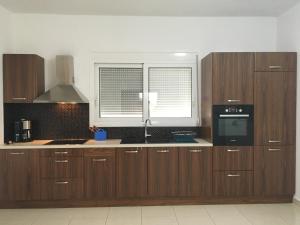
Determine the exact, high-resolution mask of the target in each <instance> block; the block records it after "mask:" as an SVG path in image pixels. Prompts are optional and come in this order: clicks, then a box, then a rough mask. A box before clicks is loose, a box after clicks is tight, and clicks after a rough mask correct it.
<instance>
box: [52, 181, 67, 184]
mask: <svg viewBox="0 0 300 225" xmlns="http://www.w3.org/2000/svg"><path fill="white" fill-rule="evenodd" d="M55 183H56V184H68V183H69V182H68V181H56V182H55Z"/></svg>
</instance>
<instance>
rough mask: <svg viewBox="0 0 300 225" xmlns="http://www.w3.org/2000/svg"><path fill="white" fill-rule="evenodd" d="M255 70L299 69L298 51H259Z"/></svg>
mask: <svg viewBox="0 0 300 225" xmlns="http://www.w3.org/2000/svg"><path fill="white" fill-rule="evenodd" d="M255 71H260V72H266V71H275V72H278V71H285V72H287V71H290V72H296V71H297V53H295V52H259V53H255Z"/></svg>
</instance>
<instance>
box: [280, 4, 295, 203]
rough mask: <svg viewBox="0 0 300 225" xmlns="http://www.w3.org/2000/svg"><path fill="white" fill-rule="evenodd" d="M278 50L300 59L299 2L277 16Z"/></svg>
mask: <svg viewBox="0 0 300 225" xmlns="http://www.w3.org/2000/svg"><path fill="white" fill-rule="evenodd" d="M277 36H278V51H295V52H298V60H299V59H300V54H299V53H300V3H299V4H298V5H296V6H295V7H293V8H292V9H290V10H289V11H287V12H286V13H284V14H283V15H281V16H280V17H279V18H278V33H277ZM299 71H300V63H299V61H298V77H297V86H298V91H297V132H296V133H297V143H296V146H297V156H296V161H297V163H296V195H295V198H297V199H298V200H299V201H300V149H299V146H300V118H299V115H300V91H299V88H300V73H299Z"/></svg>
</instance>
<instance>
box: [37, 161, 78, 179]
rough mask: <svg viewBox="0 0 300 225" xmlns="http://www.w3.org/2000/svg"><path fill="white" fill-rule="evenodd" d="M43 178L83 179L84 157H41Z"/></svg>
mask: <svg viewBox="0 0 300 225" xmlns="http://www.w3.org/2000/svg"><path fill="white" fill-rule="evenodd" d="M40 161H41V166H40V171H41V178H82V177H83V157H59V158H57V157H41V158H40Z"/></svg>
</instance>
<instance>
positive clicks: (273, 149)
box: [268, 148, 280, 152]
mask: <svg viewBox="0 0 300 225" xmlns="http://www.w3.org/2000/svg"><path fill="white" fill-rule="evenodd" d="M268 150H269V151H270V152H275V151H280V148H269V149H268Z"/></svg>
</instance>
